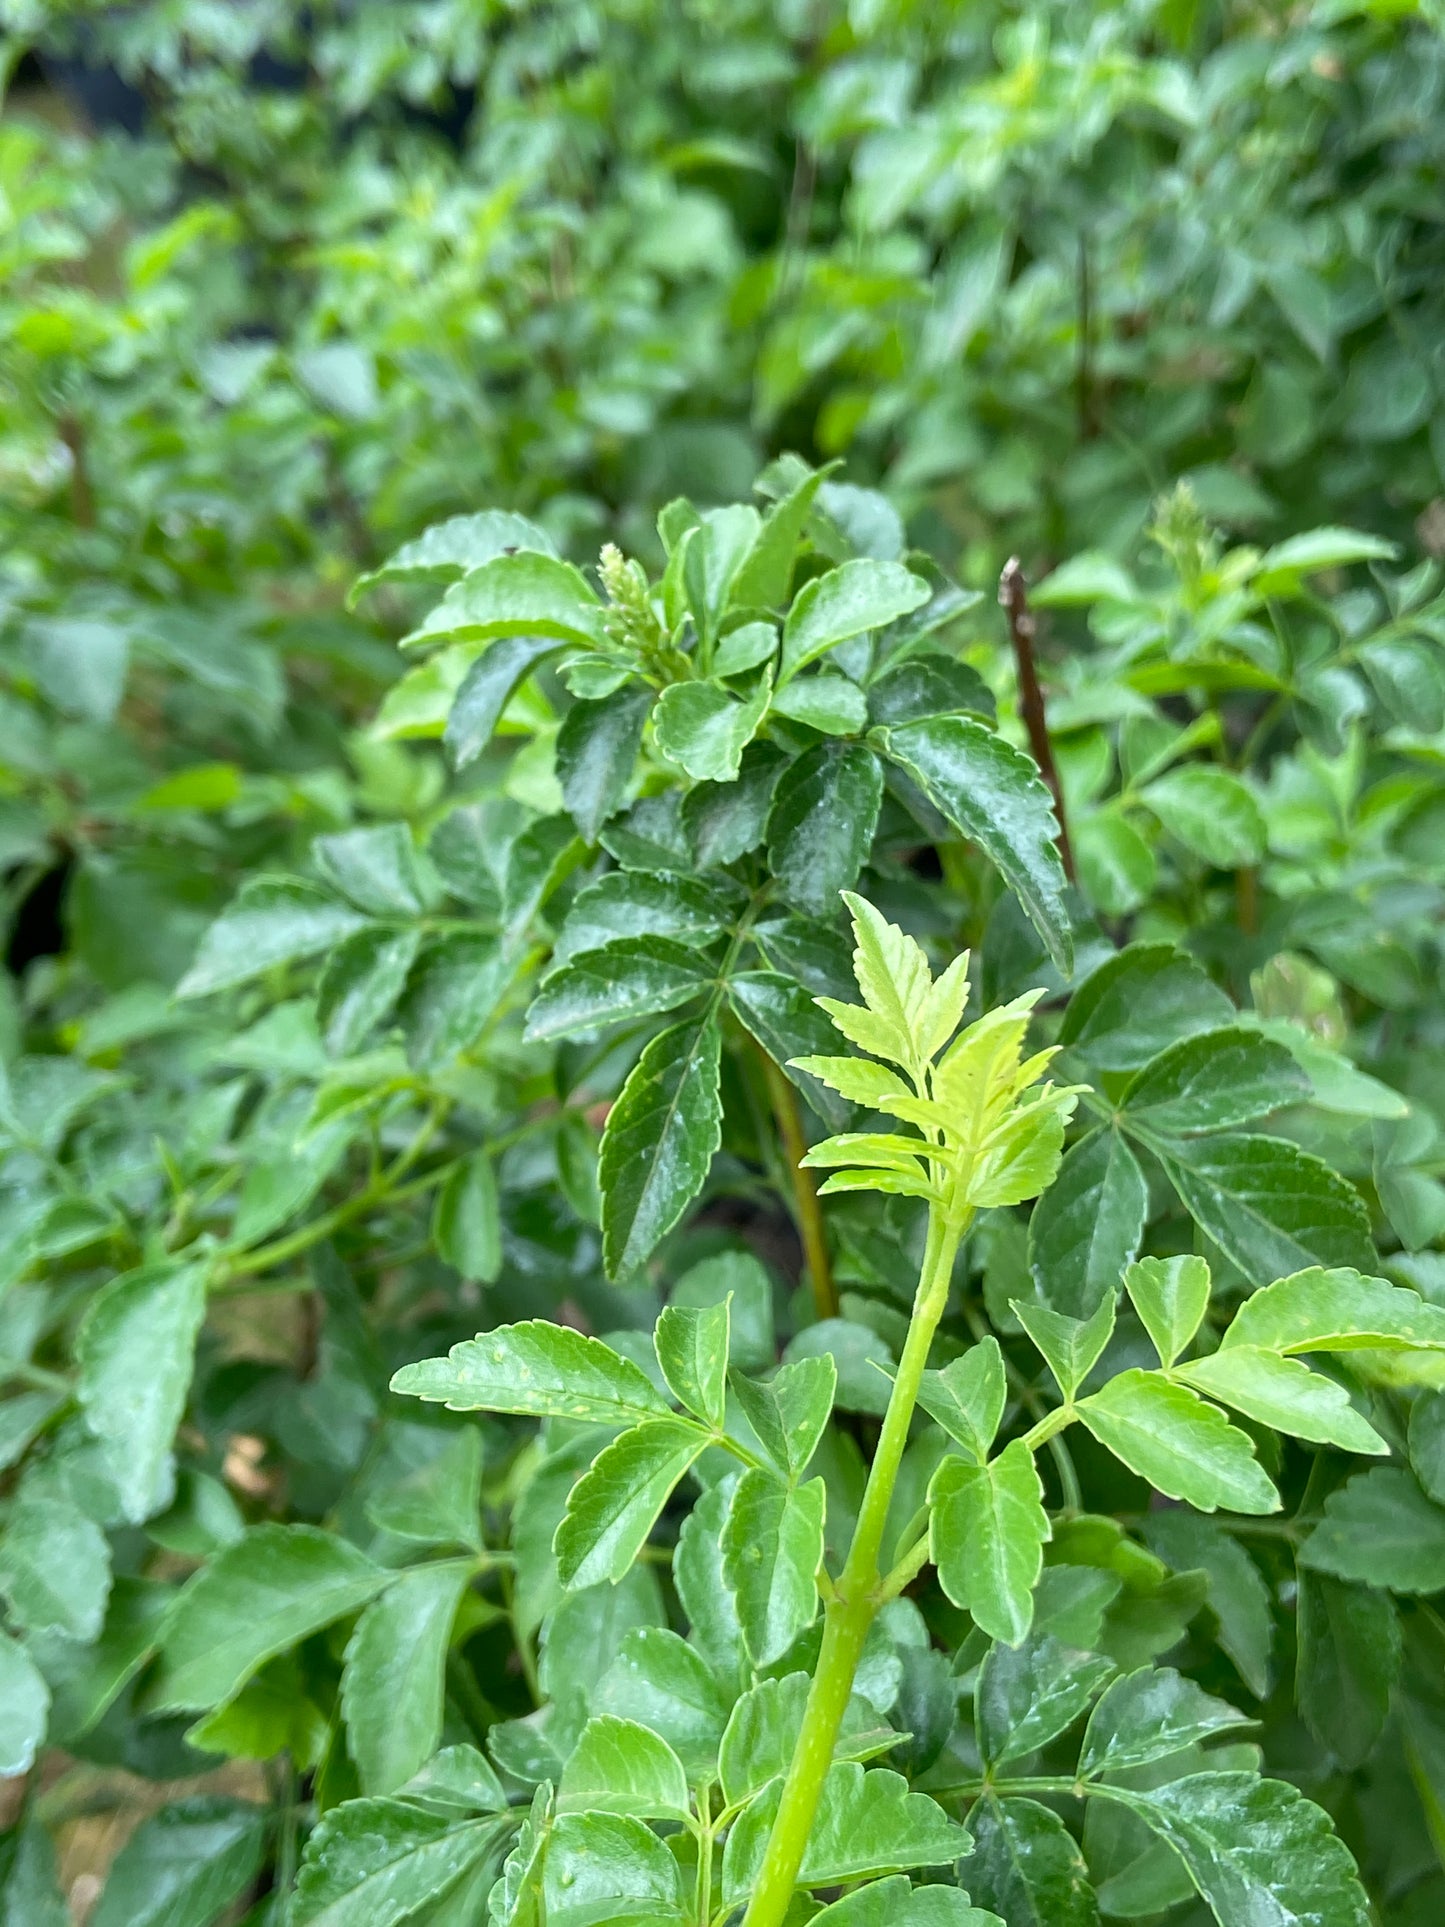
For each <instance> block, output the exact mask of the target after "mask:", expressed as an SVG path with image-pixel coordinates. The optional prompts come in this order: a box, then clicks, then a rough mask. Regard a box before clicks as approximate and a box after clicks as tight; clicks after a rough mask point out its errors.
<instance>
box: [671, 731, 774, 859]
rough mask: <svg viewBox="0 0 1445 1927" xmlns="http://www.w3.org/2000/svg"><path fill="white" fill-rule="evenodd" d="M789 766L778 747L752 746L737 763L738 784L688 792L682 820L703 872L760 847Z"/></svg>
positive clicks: (702, 786)
mask: <svg viewBox="0 0 1445 1927" xmlns="http://www.w3.org/2000/svg"><path fill="white" fill-rule="evenodd" d="M786 762H787V758H786V757H785V756H784V755H783V753H782V751H781V750H779V749H778V748H777V747H776V746H775V745H774V744H772V743H758V742H754V743H749V744H748V746H747V748H746V749H745V750H744V751H743V753H742V757H741V759H740V761H739V764H738V774H737V779H736V781H735V782H729V783H698V784H697V785H695V787H694V788H693V789H691V790H689V791H688V794H687V796H686V798H685V800H684V802H683V805H682V821H683V825H684V827H685V829H686V831H687V836H688V841H689V843H690V845H691V848H692V854H693V856H694V858H695V859H696V861H697V863H698V865H699V867H700V868H702V869H711V868H712V867H713V866H714V865H716V864H721V863H736V862H737V860H738V858H739V857H741V856H746V855H747V853H748V851H749V850H755V849H756V848H757V847H758V845H759V844H760V843H761V842H762V840H763V836H764V834H765V832H766V829H767V822H768V811H769V810H770V809H771V807H772V801H773V791H774V789H775V788H776V787H777V781H778V778H779V776H780V775H781V774H782V771H783V769H784V767H785V765H786Z"/></svg>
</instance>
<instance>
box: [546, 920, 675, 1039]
mask: <svg viewBox="0 0 1445 1927" xmlns="http://www.w3.org/2000/svg"><path fill="white" fill-rule="evenodd" d="M711 981H712V973H711V971H710V970H709V968H708V964H707V960H706V958H705V957H703V956H702V955H701V954H700V953H699V952H698V951H696V950H693V949H690V948H689V947H688V946H687V945H686V944H680V943H674V942H673V941H672V939H671V938H670V937H619V938H617V939H616V941H615V942H612V943H609V944H608V945H607V948H606V949H605V950H588V951H584V952H583V954H582V955H581V956H578V957H574V958H573V959H572V961H571V962H570V963H566V964H563V966H562V968H561V969H560V970H554V971H553V972H552V974H551V976H549V977H548V978H547V979H546V981H545V982H544V983H543V985H542V987H541V989H540V990H539V991H538V992H537V995H536V996H535V997H534V998H533V1000H532V1007H531V1009H530V1011H529V1012H528V1014H527V1037H528V1040H529V1041H532V1042H535V1041H537V1040H540V1039H550V1038H553V1037H565V1036H566V1035H567V1034H568V1033H569V1032H573V1031H585V1030H593V1029H596V1028H597V1026H599V1025H601V1024H620V1023H626V1022H628V1021H629V1020H630V1019H632V1018H634V1017H651V1016H656V1015H658V1014H659V1013H661V1012H663V1011H667V1010H674V1009H676V1007H677V1006H678V1005H679V1004H683V1003H686V1002H687V1000H688V998H690V997H696V996H698V995H699V994H700V993H701V992H702V991H703V990H705V989H706V988H707V986H708V985H709V983H710V982H711Z"/></svg>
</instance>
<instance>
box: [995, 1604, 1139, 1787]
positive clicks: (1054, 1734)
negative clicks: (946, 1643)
mask: <svg viewBox="0 0 1445 1927" xmlns="http://www.w3.org/2000/svg"><path fill="white" fill-rule="evenodd" d="M1113 1673H1114V1663H1113V1661H1112V1660H1109V1659H1104V1658H1101V1657H1100V1655H1099V1654H1097V1653H1082V1652H1077V1651H1075V1650H1074V1649H1073V1648H1071V1647H1069V1646H1065V1645H1063V1644H1062V1643H1061V1642H1060V1641H1059V1640H1057V1639H1054V1638H1052V1637H1051V1636H1050V1635H1049V1634H1047V1633H1042V1634H1041V1633H1038V1632H1034V1633H1031V1634H1030V1635H1029V1637H1028V1638H1027V1639H1025V1640H1024V1641H1023V1642H1022V1643H1021V1644H1020V1645H1018V1646H1005V1645H1001V1644H995V1645H993V1646H992V1647H990V1649H989V1652H988V1655H987V1657H986V1658H985V1660H984V1662H983V1665H982V1666H981V1667H980V1669H979V1675H978V1687H977V1698H976V1706H977V1713H976V1719H975V1726H976V1729H977V1732H978V1742H979V1747H980V1750H981V1751H982V1753H983V1757H984V1759H985V1760H987V1761H988V1763H989V1764H990V1766H993V1767H998V1766H1003V1765H1006V1764H1007V1762H1008V1761H1010V1760H1019V1759H1022V1758H1024V1756H1025V1755H1026V1754H1029V1753H1035V1752H1037V1751H1038V1749H1039V1748H1040V1747H1042V1746H1047V1745H1048V1743H1049V1741H1050V1740H1056V1739H1057V1738H1058V1737H1059V1735H1060V1734H1061V1733H1066V1732H1067V1731H1068V1729H1069V1728H1070V1727H1071V1726H1072V1725H1073V1723H1074V1721H1075V1720H1076V1719H1078V1718H1079V1716H1080V1714H1081V1713H1082V1712H1083V1711H1084V1709H1085V1707H1087V1706H1088V1705H1089V1703H1090V1701H1091V1700H1092V1699H1093V1698H1094V1696H1095V1694H1097V1693H1098V1691H1099V1689H1100V1688H1101V1687H1102V1686H1103V1685H1104V1684H1105V1682H1106V1681H1107V1680H1109V1679H1111V1678H1112V1677H1113Z"/></svg>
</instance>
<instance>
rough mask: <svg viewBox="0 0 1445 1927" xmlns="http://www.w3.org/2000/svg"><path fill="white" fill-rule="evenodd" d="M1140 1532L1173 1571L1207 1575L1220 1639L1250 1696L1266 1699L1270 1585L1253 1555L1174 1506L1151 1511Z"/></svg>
mask: <svg viewBox="0 0 1445 1927" xmlns="http://www.w3.org/2000/svg"><path fill="white" fill-rule="evenodd" d="M1144 1533H1145V1537H1146V1539H1147V1541H1148V1543H1149V1545H1150V1547H1151V1548H1152V1549H1153V1550H1154V1551H1155V1552H1157V1553H1158V1554H1159V1556H1160V1557H1161V1558H1162V1559H1164V1560H1165V1561H1166V1562H1167V1563H1168V1564H1169V1565H1170V1566H1171V1567H1172V1568H1173V1570H1174V1571H1175V1572H1176V1573H1181V1574H1183V1573H1189V1572H1195V1571H1203V1572H1204V1573H1205V1574H1206V1576H1207V1582H1208V1591H1207V1593H1206V1600H1207V1603H1208V1605H1209V1609H1210V1611H1211V1612H1212V1613H1213V1614H1214V1616H1215V1618H1216V1620H1217V1621H1218V1623H1219V1644H1220V1646H1221V1647H1222V1648H1223V1650H1224V1651H1225V1652H1226V1653H1227V1654H1228V1655H1229V1657H1230V1659H1231V1660H1233V1662H1234V1665H1235V1667H1236V1669H1237V1670H1238V1673H1239V1676H1240V1678H1241V1679H1242V1680H1243V1681H1244V1683H1245V1685H1246V1686H1247V1687H1248V1688H1249V1690H1250V1692H1251V1693H1253V1694H1254V1696H1255V1698H1256V1699H1263V1698H1265V1696H1266V1695H1267V1694H1268V1692H1269V1687H1270V1665H1269V1662H1270V1653H1271V1650H1272V1648H1273V1644H1274V1615H1273V1611H1272V1601H1271V1597H1270V1591H1269V1588H1268V1586H1267V1585H1266V1584H1265V1582H1264V1579H1263V1578H1262V1577H1261V1575H1260V1571H1259V1568H1258V1566H1257V1565H1256V1564H1255V1563H1254V1561H1253V1559H1252V1558H1251V1557H1250V1555H1249V1554H1248V1553H1247V1552H1246V1551H1245V1549H1244V1547H1243V1546H1242V1545H1241V1544H1240V1543H1239V1541H1238V1540H1237V1539H1236V1538H1235V1537H1234V1536H1233V1534H1232V1533H1230V1532H1228V1531H1226V1530H1225V1528H1224V1527H1223V1526H1222V1525H1220V1524H1218V1523H1216V1521H1214V1520H1213V1519H1205V1518H1201V1517H1200V1516H1199V1514H1198V1513H1194V1512H1186V1511H1185V1510H1184V1509H1183V1508H1182V1507H1179V1506H1170V1507H1167V1508H1164V1509H1162V1510H1160V1511H1158V1512H1154V1513H1151V1514H1150V1517H1149V1520H1148V1522H1147V1524H1146V1526H1145V1528H1144Z"/></svg>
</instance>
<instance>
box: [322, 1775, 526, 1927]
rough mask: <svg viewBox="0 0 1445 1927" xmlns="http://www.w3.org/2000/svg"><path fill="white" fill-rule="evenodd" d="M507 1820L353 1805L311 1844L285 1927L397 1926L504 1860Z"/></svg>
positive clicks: (375, 1803) (372, 1803) (401, 1803)
mask: <svg viewBox="0 0 1445 1927" xmlns="http://www.w3.org/2000/svg"><path fill="white" fill-rule="evenodd" d="M511 1831H512V1827H511V1822H510V1820H509V1819H508V1818H507V1816H505V1815H501V1816H499V1815H496V1814H488V1815H486V1816H484V1817H482V1818H479V1819H475V1820H466V1821H463V1822H462V1823H461V1824H460V1825H459V1824H458V1823H457V1820H456V1817H455V1815H454V1814H449V1813H445V1812H437V1811H435V1810H434V1809H431V1808H428V1807H425V1806H421V1805H418V1804H416V1803H414V1802H412V1801H410V1800H397V1799H377V1800H348V1801H345V1802H344V1803H343V1804H342V1805H341V1806H337V1807H333V1808H332V1809H331V1810H330V1812H329V1813H325V1814H323V1815H322V1816H321V1819H320V1820H319V1821H318V1822H317V1824H316V1827H315V1828H314V1829H313V1831H312V1833H311V1835H310V1836H309V1838H308V1839H307V1842H306V1851H305V1853H304V1854H303V1855H302V1859H301V1867H300V1870H299V1872H298V1873H297V1876H296V1887H295V1892H294V1893H293V1895H292V1898H291V1909H290V1914H289V1917H288V1927H398V1923H400V1922H401V1921H403V1920H407V1919H410V1918H411V1917H412V1916H413V1915H414V1914H416V1913H417V1911H418V1910H419V1909H420V1908H422V1907H424V1906H425V1905H426V1904H427V1902H429V1901H432V1900H435V1899H437V1898H438V1897H439V1896H440V1895H442V1894H444V1893H446V1892H447V1891H448V1890H449V1889H450V1888H451V1887H452V1886H454V1885H455V1884H456V1883H457V1882H459V1881H460V1880H461V1879H462V1878H463V1876H464V1875H465V1874H466V1873H467V1872H468V1871H469V1869H471V1868H473V1867H475V1866H477V1865H478V1864H479V1863H481V1862H483V1861H485V1860H486V1859H488V1858H489V1857H491V1856H493V1855H496V1856H498V1857H500V1854H501V1851H502V1849H503V1848H504V1846H505V1844H506V1842H507V1841H508V1840H509V1839H510V1837H511Z"/></svg>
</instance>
